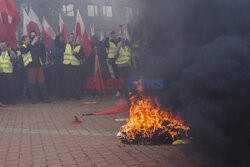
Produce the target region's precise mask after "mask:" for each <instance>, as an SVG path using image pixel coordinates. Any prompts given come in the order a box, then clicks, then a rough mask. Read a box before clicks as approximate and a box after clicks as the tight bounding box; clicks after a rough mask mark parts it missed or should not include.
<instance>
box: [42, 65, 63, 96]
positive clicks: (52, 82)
mask: <svg viewBox="0 0 250 167" xmlns="http://www.w3.org/2000/svg"><path fill="white" fill-rule="evenodd" d="M46 71H47V73H46V75H45V78H46V83H47V87H48V91H49V93H51V94H56V95H58V96H61V97H62V96H63V85H64V79H63V73H64V71H63V64H55V65H53V66H50V67H48V68H47V70H46Z"/></svg>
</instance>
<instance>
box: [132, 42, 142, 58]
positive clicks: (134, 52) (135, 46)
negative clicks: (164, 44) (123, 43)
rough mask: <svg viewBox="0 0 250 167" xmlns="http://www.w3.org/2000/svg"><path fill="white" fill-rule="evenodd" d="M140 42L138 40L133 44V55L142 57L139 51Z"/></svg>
mask: <svg viewBox="0 0 250 167" xmlns="http://www.w3.org/2000/svg"><path fill="white" fill-rule="evenodd" d="M138 49H139V44H138V42H136V43H135V44H134V45H132V55H133V56H135V57H140V54H139V52H138Z"/></svg>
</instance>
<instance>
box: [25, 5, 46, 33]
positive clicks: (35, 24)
mask: <svg viewBox="0 0 250 167" xmlns="http://www.w3.org/2000/svg"><path fill="white" fill-rule="evenodd" d="M29 18H30V23H29V24H28V27H27V29H28V33H30V31H32V30H35V31H36V33H37V35H39V36H40V35H41V34H42V30H43V28H42V25H41V23H40V20H39V18H38V16H37V14H36V13H35V12H34V10H33V9H32V8H30V11H29Z"/></svg>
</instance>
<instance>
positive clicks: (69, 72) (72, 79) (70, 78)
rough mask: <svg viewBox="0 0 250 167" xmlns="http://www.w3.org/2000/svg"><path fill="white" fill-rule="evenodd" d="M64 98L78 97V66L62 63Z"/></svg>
mask: <svg viewBox="0 0 250 167" xmlns="http://www.w3.org/2000/svg"><path fill="white" fill-rule="evenodd" d="M64 90H65V93H64V95H65V98H72V97H74V98H79V97H80V66H72V65H64Z"/></svg>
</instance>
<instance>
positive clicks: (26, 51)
mask: <svg viewBox="0 0 250 167" xmlns="http://www.w3.org/2000/svg"><path fill="white" fill-rule="evenodd" d="M30 39H31V41H32V42H31V43H30ZM30 39H29V37H28V36H23V38H22V42H23V45H22V46H21V48H20V51H21V54H22V58H23V63H24V66H25V67H26V68H27V72H28V83H29V93H30V96H31V100H32V104H36V103H38V102H39V100H38V95H37V94H36V83H38V85H39V89H40V93H41V96H42V102H44V103H50V102H51V101H50V99H49V97H48V93H47V89H46V85H45V79H44V73H43V67H42V66H43V64H45V61H46V52H45V46H44V44H43V43H42V42H41V40H40V37H38V36H37V35H36V32H35V31H31V33H30Z"/></svg>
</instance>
